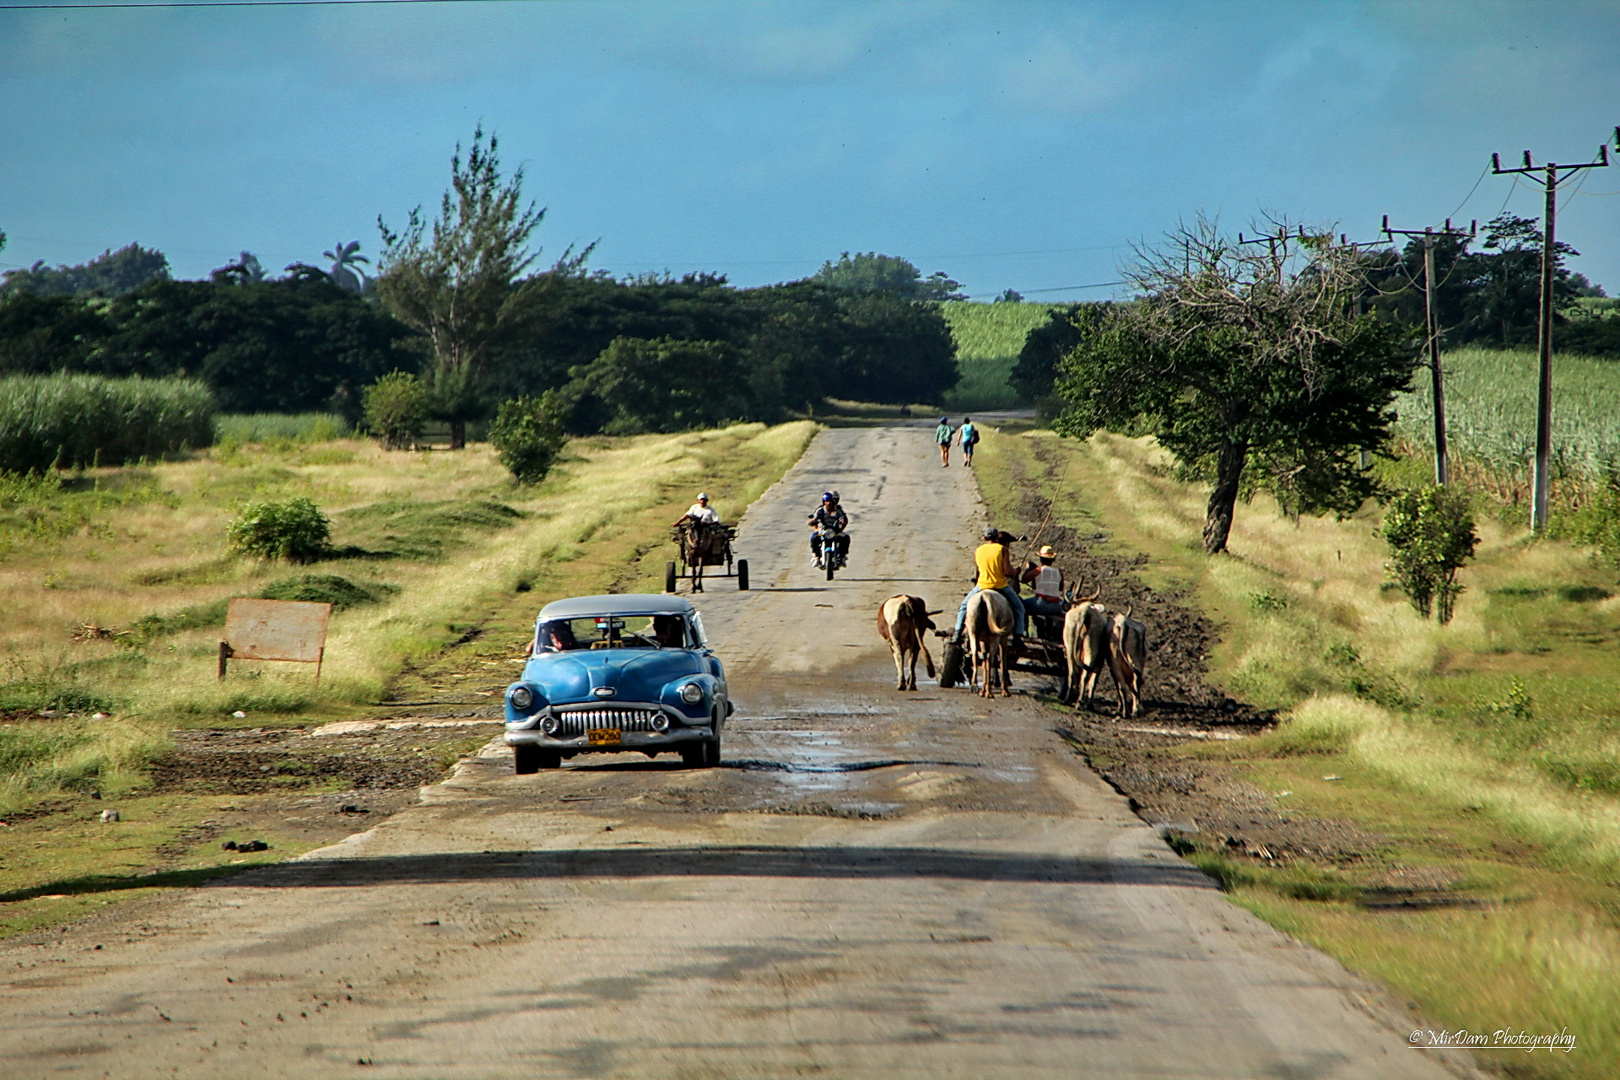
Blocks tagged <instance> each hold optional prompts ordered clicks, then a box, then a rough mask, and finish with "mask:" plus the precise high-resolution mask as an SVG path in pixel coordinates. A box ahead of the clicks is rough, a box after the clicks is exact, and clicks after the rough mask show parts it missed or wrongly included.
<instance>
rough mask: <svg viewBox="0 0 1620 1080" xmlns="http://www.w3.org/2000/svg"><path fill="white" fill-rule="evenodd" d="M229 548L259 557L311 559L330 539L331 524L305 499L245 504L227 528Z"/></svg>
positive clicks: (308, 560)
mask: <svg viewBox="0 0 1620 1080" xmlns="http://www.w3.org/2000/svg"><path fill="white" fill-rule="evenodd" d="M228 533H229V537H230V544H231V550H233V551H236V552H239V553H241V554H243V555H253V556H256V557H258V558H261V559H286V560H287V561H289V562H313V561H314V560H315V559H318V558H320V557H321V555H323V554H325V552H326V551H327V550H328V548H329V547H330V546H331V542H332V523H331V522H330V521H328V520H327V518H326V515H325V514H323V513H321V511H320V508H319V507H317V506H316V505H315V504H314V503H313V502H311V501H310V500H308V499H305V498H302V497H300V498H296V499H288V500H286V501H285V502H262V503H249V504H247V505H246V506H244V507H243V508H242V513H241V516H239V517H238V518H237V519H236V520H235V521H233V522H231V524H230V526H229V527H228Z"/></svg>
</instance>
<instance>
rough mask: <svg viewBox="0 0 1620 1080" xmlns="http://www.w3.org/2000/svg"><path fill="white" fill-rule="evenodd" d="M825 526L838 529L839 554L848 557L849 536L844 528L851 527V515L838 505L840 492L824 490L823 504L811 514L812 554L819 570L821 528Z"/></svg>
mask: <svg viewBox="0 0 1620 1080" xmlns="http://www.w3.org/2000/svg"><path fill="white" fill-rule="evenodd" d="M824 528H830V529H835V530H837V532H838V534H839V535H838V536H837V538H836V539H835V540H834V541H833V542H834V543H836V544H837V545H838V554H839V555H840V556H843V557H845V558H848V557H849V537H848V536H846V535H844V530H845V529H847V528H849V515H848V514H846V513H844V508H843V507H842V506H839V505H838V492H836V491H823V492H822V493H821V505H820V506H818V507H816V512H815V513H814V514H811V515H810V554H811V556H813V557H814V559H815V563H816V569H817V570H820V569H821V568H822V566H821V530H822V529H824Z"/></svg>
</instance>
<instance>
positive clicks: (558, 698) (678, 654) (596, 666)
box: [523, 649, 706, 705]
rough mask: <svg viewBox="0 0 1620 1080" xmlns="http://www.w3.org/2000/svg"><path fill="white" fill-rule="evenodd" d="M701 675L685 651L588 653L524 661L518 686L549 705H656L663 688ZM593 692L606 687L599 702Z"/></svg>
mask: <svg viewBox="0 0 1620 1080" xmlns="http://www.w3.org/2000/svg"><path fill="white" fill-rule="evenodd" d="M704 670H706V669H705V667H704V665H703V662H702V660H701V658H700V657H699V656H698V654H697V653H695V652H692V651H691V650H690V649H649V650H645V651H644V650H641V649H635V650H631V649H592V650H581V651H579V652H571V653H549V654H546V655H542V656H536V657H533V658H532V659H530V660H529V663H528V666H527V667H525V668H524V669H523V680H524V681H525V682H528V683H532V684H534V685H535V686H536V687H538V688H539V689H540V691H541V693H543V694H544V695H545V698H546V700H547V701H549V702H550V703H551V704H553V705H576V704H580V703H582V702H588V701H589V702H597V701H657V700H659V696H660V694H661V693H662V691H663V688H664V686H665V685H666V684H668V683H669V682H671V681H672V680H675V679H678V678H680V677H681V676H682V675H697V674H699V673H701V672H703V671H704ZM598 687H610V688H612V690H613V691H614V693H613V694H612V696H610V697H599V696H597V695H596V694H595V693H594V691H595V690H596V689H597V688H598Z"/></svg>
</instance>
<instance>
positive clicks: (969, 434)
mask: <svg viewBox="0 0 1620 1080" xmlns="http://www.w3.org/2000/svg"><path fill="white" fill-rule="evenodd" d="M961 436H962V437H961V440H960V441H961V443H962V464H963V465H964V466H966V467H967V468H969V469H971V468H973V448H974V447H975V446H977V445H979V429H978V428H976V427H974V426H973V417H971V416H964V417H962V431H961Z"/></svg>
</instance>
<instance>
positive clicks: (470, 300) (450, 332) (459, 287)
mask: <svg viewBox="0 0 1620 1080" xmlns="http://www.w3.org/2000/svg"><path fill="white" fill-rule="evenodd" d="M497 151H498V143H497V140H496V138H495V136H494V135H490V136H489V137H488V139H487V140H486V139H485V137H484V129H483V127H482V126H479V127H478V128H476V129H475V130H474V132H473V141H472V147H471V148H470V149H469V150H468V151H467V156H466V159H465V160H463V158H462V155H461V145H460V144H459V143H457V144H456V151H455V153H454V154H453V155H451V158H450V187H449V189H447V190H446V191H445V193H444V198H443V200H442V201H441V203H440V207H439V216H438V218H437V219H436V220H434V221H433V222H432V224H431V228H430V226H429V222H428V221H427V220H426V219H425V218H424V217H423V216H422V212H421V207H417V208H416V209H414V210H412V211H411V213H410V217H409V219H408V220H407V222H406V224H405V227H404V228H403V229H402V230H400V231H399V232H394V231H392V230H391V229H389V228H388V226H387V225H385V224H384V223H383V220H382V218H381V217H379V218H378V219H377V227H378V229H379V230H380V231H381V232H382V238H383V253H382V258H381V260H380V262H379V263H378V274H377V278H376V281H375V287H376V291H377V295H378V297H379V298H380V299H381V300H382V302H383V304H384V305H385V306H386V307H387V308H388V310H389V311H391V312H393V314H394V317H395V318H397V319H399V321H400V322H402V323H404V324H405V325H406V326H408V327H410V328H411V329H412V330H414V331H416V332H417V333H418V334H420V335H421V336H422V345H423V348H424V351H426V352H427V353H428V355H429V364H428V368H427V371H426V373H425V375H426V379H425V381H426V383H427V385H428V389H429V391H430V392H431V393H432V394H433V398H434V404H435V408H436V410H437V411H438V413H439V414H440V415H441V416H442V417H443V418H444V419H446V420H448V421H450V439H451V445H452V446H454V447H462V446H465V445H466V442H467V421H468V420H469V419H475V418H477V417H478V416H480V415H483V414H484V412H485V408H486V402H485V393H484V390H485V387H484V380H485V376H486V373H487V368H488V366H489V365H490V364H491V363H492V361H493V360H494V359H495V358H496V357H498V356H499V355H500V353H501V351H502V350H503V349H505V348H507V347H509V346H511V345H512V344H514V343H515V342H517V340H518V339H519V338H520V337H521V336H522V334H523V332H524V330H525V329H526V328H527V327H528V326H529V325H530V323H531V321H532V319H533V312H534V310H535V307H536V305H535V303H534V301H535V300H536V296H535V293H537V292H538V291H540V290H541V289H543V288H544V284H545V280H546V279H544V278H533V277H531V278H524V277H523V274H524V272H525V271H526V270H528V269H529V267H530V266H532V265H533V264H534V262H535V260H536V259H537V258H538V257H539V253H538V252H537V251H531V250H529V238H530V237H531V236H532V235H533V234H534V230H535V229H536V228H537V227H538V226H539V224H540V222H541V220H542V219H543V218H544V217H545V211H544V210H542V209H536V208H535V205H534V204H533V203H529V204H528V205H526V206H525V205H524V202H523V169H522V168H521V167H520V168H518V169H517V170H515V171H514V172H513V173H512V175H511V177H510V178H509V179H503V178H502V176H501V168H500V157H499V155H498V153H497ZM588 253H589V249H587V250H586V252H584V253H581V254H580V255H578V256H577V257H576V256H573V255H572V249H570V250H569V252H567V253H565V254H564V256H563V259H562V261H561V262H559V264H558V268H559V269H565V268H574V267H577V266H579V265H582V264H583V261H584V259H585V256H586V255H587V254H588Z"/></svg>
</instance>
